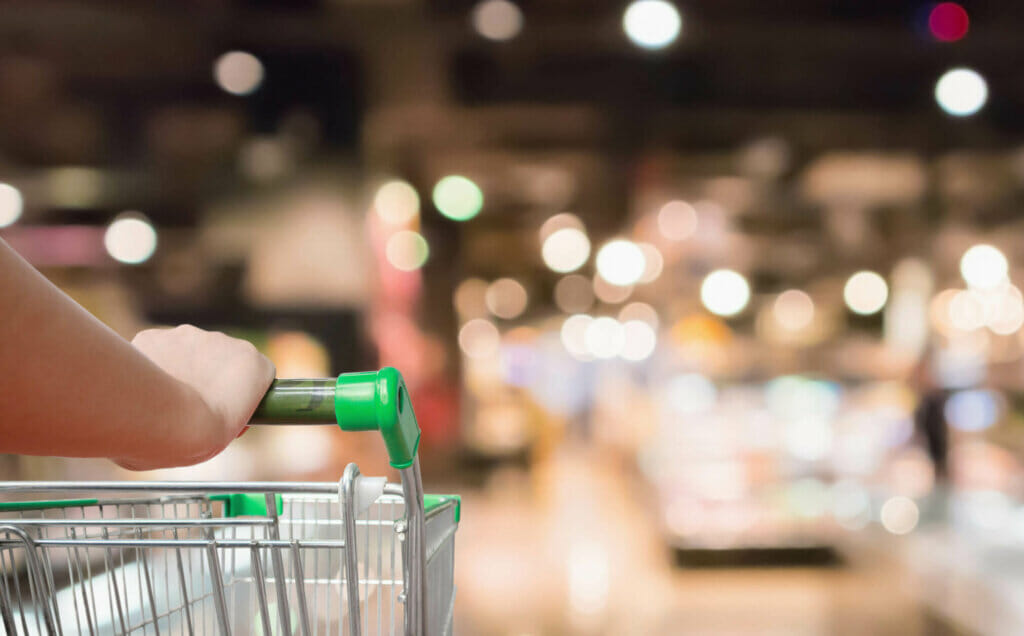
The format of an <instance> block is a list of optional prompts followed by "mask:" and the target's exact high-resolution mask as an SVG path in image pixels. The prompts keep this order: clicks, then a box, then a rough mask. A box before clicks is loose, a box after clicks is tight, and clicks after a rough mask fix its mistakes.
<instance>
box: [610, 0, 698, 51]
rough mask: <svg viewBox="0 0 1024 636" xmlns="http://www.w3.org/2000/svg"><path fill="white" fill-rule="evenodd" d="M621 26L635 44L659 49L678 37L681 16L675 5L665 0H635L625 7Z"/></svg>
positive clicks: (681, 22)
mask: <svg viewBox="0 0 1024 636" xmlns="http://www.w3.org/2000/svg"><path fill="white" fill-rule="evenodd" d="M622 28H623V30H625V32H626V35H627V36H628V37H629V39H630V40H632V42H633V43H634V44H636V45H637V46H639V47H641V48H645V49H652V50H653V49H661V48H665V47H666V46H668V45H669V44H672V43H673V42H675V40H676V38H678V37H679V32H680V31H681V30H682V28H683V18H682V16H681V15H679V10H678V9H676V7H675V5H673V4H672V3H670V2H665V0H635V1H634V2H632V3H630V5H629V6H628V7H626V12H625V13H624V14H623V16H622Z"/></svg>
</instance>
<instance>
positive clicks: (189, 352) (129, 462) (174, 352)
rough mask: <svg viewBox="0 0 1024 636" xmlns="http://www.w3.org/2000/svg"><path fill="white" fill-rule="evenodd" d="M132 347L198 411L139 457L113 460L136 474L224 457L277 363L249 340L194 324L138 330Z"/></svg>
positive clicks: (141, 452) (242, 428) (272, 374)
mask: <svg viewBox="0 0 1024 636" xmlns="http://www.w3.org/2000/svg"><path fill="white" fill-rule="evenodd" d="M132 345H133V346H134V347H135V348H136V349H138V350H139V351H140V352H141V353H142V354H143V355H145V356H146V357H147V358H149V359H150V360H151V361H152V362H154V363H155V364H156V365H157V366H158V367H160V368H161V369H162V370H164V371H165V372H167V373H168V374H169V375H171V376H173V377H174V378H175V379H177V380H178V381H179V382H181V383H182V385H183V387H182V388H183V395H184V397H183V399H186V400H193V401H194V402H195V403H196V404H195V406H196V408H194V409H192V410H191V411H192V412H195V416H194V418H190V420H191V421H188V422H182V423H181V429H180V431H170V432H169V433H170V435H169V437H171V438H172V439H169V440H160V439H159V438H160V437H161V436H160V435H156V436H155V437H156V438H157V439H155V440H154V442H155V443H154V445H153V446H154V447H153V448H147V449H141V451H140V453H138V456H133V457H125V458H115V459H114V461H116V462H117V463H118V464H120V465H121V466H124V467H125V468H129V469H132V470H144V469H149V468H157V467H168V466H184V465H189V464H194V463H198V462H201V461H205V460H207V459H209V458H211V457H213V456H214V455H216V454H218V453H220V452H221V451H222V450H224V448H225V447H227V445H228V444H230V443H231V441H232V440H234V439H235V438H236V437H238V436H239V435H240V434H241V433H242V431H243V430H244V429H245V425H246V424H247V423H248V421H249V418H250V417H251V416H252V413H253V411H255V410H256V406H257V405H258V404H259V402H260V399H261V398H262V397H263V395H264V393H266V391H267V388H268V387H269V386H270V383H271V381H273V379H274V375H275V369H274V365H273V363H272V362H271V361H270V360H269V359H268V358H267V357H266V356H264V355H263V354H261V353H260V352H259V351H257V350H256V347H254V346H253V345H252V344H251V343H249V342H247V341H245V340H239V339H236V338H231V337H229V336H226V335H224V334H223V333H219V332H211V331H204V330H202V329H199V328H197V327H193V326H191V325H181V326H179V327H175V328H173V329H147V330H145V331H140V332H139V333H138V334H136V336H135V338H134V339H133V340H132Z"/></svg>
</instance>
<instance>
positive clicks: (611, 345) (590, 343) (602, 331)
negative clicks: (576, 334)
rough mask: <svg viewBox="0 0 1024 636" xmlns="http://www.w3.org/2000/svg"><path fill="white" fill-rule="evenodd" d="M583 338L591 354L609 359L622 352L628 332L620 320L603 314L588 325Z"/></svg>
mask: <svg viewBox="0 0 1024 636" xmlns="http://www.w3.org/2000/svg"><path fill="white" fill-rule="evenodd" d="M583 340H584V342H585V343H586V347H587V352H588V353H589V354H590V355H592V356H594V357H595V358H601V359H605V360H607V359H610V358H614V357H615V356H617V355H619V354H620V353H622V349H623V347H625V345H626V332H625V330H624V329H623V328H622V324H621V323H620V322H619V321H618V320H615V319H614V318H609V317H608V316H602V317H600V318H595V319H594V320H592V321H591V322H590V324H588V325H587V330H586V333H584V336H583Z"/></svg>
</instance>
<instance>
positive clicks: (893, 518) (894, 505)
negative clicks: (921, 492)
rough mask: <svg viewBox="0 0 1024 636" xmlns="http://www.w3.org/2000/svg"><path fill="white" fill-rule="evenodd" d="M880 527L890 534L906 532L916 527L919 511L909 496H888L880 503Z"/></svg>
mask: <svg viewBox="0 0 1024 636" xmlns="http://www.w3.org/2000/svg"><path fill="white" fill-rule="evenodd" d="M880 517H881V521H882V527H883V528H885V529H886V530H888V531H889V532H891V533H892V534H907V533H909V532H911V531H913V529H914V528H916V527H917V521H918V518H919V517H920V512H919V511H918V509H917V504H915V503H914V500H913V499H910V498H909V497H903V496H896V497H890V498H889V499H887V500H886V501H885V503H884V504H882V510H881V514H880Z"/></svg>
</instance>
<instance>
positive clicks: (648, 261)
mask: <svg viewBox="0 0 1024 636" xmlns="http://www.w3.org/2000/svg"><path fill="white" fill-rule="evenodd" d="M639 245H640V250H641V251H642V252H643V253H644V271H643V273H642V274H641V275H640V279H639V280H638V281H637V282H639V283H653V282H654V281H656V280H657V279H658V277H659V276H661V270H662V269H664V267H665V258H664V257H663V256H662V255H661V252H660V251H659V250H658V248H657V247H655V246H653V245H651V244H650V243H640V244H639Z"/></svg>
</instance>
